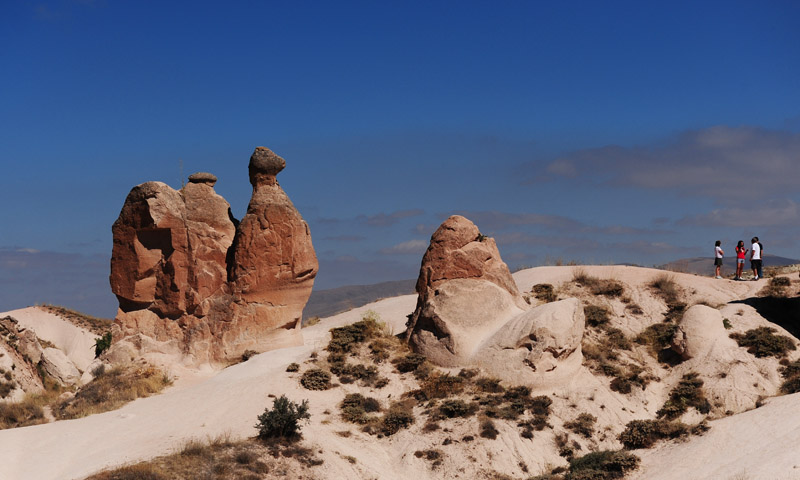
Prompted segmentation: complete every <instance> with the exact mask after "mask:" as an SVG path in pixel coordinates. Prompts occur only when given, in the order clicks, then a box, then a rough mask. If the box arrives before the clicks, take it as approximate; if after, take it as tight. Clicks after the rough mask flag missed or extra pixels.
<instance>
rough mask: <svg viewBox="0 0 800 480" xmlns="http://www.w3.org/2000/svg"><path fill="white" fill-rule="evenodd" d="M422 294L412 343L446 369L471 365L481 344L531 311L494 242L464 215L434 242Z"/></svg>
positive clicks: (443, 227)
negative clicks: (516, 317)
mask: <svg viewBox="0 0 800 480" xmlns="http://www.w3.org/2000/svg"><path fill="white" fill-rule="evenodd" d="M417 294H418V295H419V299H418V301H417V307H416V309H415V311H414V313H413V315H412V316H411V319H410V321H409V325H408V327H409V328H408V333H407V339H408V341H409V344H410V346H411V347H412V348H413V349H414V350H415V351H417V352H418V353H422V354H424V355H425V356H427V357H428V359H429V360H431V361H432V362H434V363H437V364H439V365H443V366H455V365H460V364H463V363H465V362H468V361H469V360H470V358H471V357H472V355H473V354H474V353H475V351H476V349H477V348H478V346H479V344H480V343H481V342H483V341H484V340H485V339H486V338H488V337H489V336H490V335H491V334H492V333H494V332H495V331H496V330H497V329H498V328H499V327H501V326H502V325H503V324H504V323H506V322H507V321H508V320H509V319H510V318H512V317H514V316H515V315H518V314H520V313H522V312H523V311H524V310H525V309H526V307H527V305H526V303H525V301H524V300H523V298H522V295H521V294H520V293H519V290H518V289H517V286H516V283H514V279H513V278H512V277H511V272H510V271H509V270H508V266H506V264H505V263H503V260H502V259H501V258H500V252H499V251H498V250H497V245H496V244H495V242H494V240H493V239H491V238H489V237H486V236H484V235H481V233H480V231H479V230H478V227H476V226H475V224H473V223H472V222H471V221H469V220H468V219H466V218H464V217H462V216H458V215H455V216H452V217H450V218H448V219H447V220H445V221H444V223H442V225H441V226H440V227H439V228H438V229H437V230H436V232H434V234H433V236H432V237H431V243H430V246H429V247H428V250H427V251H426V252H425V255H424V256H423V258H422V266H421V267H420V273H419V278H418V280H417Z"/></svg>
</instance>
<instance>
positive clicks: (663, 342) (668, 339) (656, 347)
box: [634, 323, 678, 355]
mask: <svg viewBox="0 0 800 480" xmlns="http://www.w3.org/2000/svg"><path fill="white" fill-rule="evenodd" d="M677 331H678V326H677V325H675V324H674V323H654V324H653V325H650V326H649V327H647V328H645V329H644V331H642V332H641V333H639V335H637V336H636V338H635V339H634V341H635V342H636V343H639V344H641V345H649V346H650V348H651V351H652V352H653V353H654V354H656V355H657V354H658V352H660V351H661V350H663V349H665V348H669V346H670V345H672V337H674V336H675V332H677Z"/></svg>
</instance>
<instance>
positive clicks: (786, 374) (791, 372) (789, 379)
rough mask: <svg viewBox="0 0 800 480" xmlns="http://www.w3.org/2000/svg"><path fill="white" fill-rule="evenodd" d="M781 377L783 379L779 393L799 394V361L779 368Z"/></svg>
mask: <svg viewBox="0 0 800 480" xmlns="http://www.w3.org/2000/svg"><path fill="white" fill-rule="evenodd" d="M781 376H783V378H784V381H783V384H781V392H783V393H785V394H787V395H788V394H790V393H798V392H800V360H795V361H794V362H791V363H787V364H786V365H784V366H783V368H781Z"/></svg>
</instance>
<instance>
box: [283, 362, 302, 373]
mask: <svg viewBox="0 0 800 480" xmlns="http://www.w3.org/2000/svg"><path fill="white" fill-rule="evenodd" d="M299 370H300V365H299V364H297V363H294V362H292V363H290V364H289V365H287V366H286V371H287V372H297V371H299Z"/></svg>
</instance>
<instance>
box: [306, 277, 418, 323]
mask: <svg viewBox="0 0 800 480" xmlns="http://www.w3.org/2000/svg"><path fill="white" fill-rule="evenodd" d="M416 283H417V280H416V279H409V280H395V281H391V282H381V283H376V284H374V285H347V286H344V287H338V288H331V289H328V290H313V291H312V292H311V297H309V299H308V303H307V304H306V307H305V308H304V309H303V319H304V322H305V321H308V319H309V318H312V317H322V318H325V317H330V316H331V315H336V314H337V313H342V312H346V311H348V310H350V309H352V308H356V307H360V306H362V305H366V304H368V303H371V302H374V301H376V300H380V299H381V298H390V297H397V296H399V295H408V294H411V293H414V286H415V284H416Z"/></svg>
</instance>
